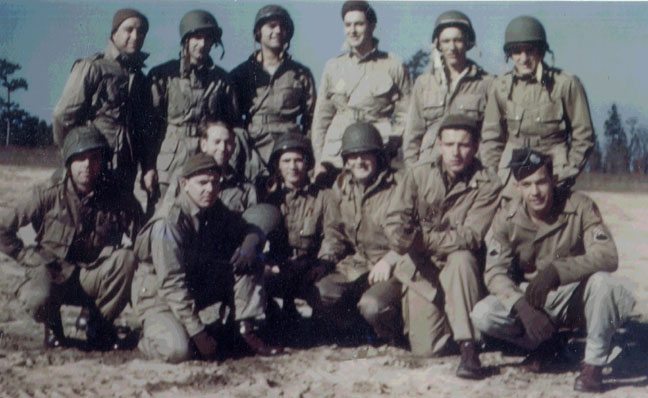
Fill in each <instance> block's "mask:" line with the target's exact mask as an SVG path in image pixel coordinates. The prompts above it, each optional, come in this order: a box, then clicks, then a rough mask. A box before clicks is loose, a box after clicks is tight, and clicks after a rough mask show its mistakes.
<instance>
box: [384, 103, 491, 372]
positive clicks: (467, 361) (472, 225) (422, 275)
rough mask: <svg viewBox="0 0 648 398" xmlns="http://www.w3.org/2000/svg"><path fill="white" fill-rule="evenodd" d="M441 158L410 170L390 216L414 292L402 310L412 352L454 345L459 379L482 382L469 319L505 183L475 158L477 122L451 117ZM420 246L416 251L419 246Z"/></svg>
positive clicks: (442, 129) (442, 133) (404, 278)
mask: <svg viewBox="0 0 648 398" xmlns="http://www.w3.org/2000/svg"><path fill="white" fill-rule="evenodd" d="M437 140H438V148H439V152H440V154H441V156H440V158H439V159H437V160H434V161H427V162H419V164H417V165H415V166H413V167H412V168H411V169H410V170H408V172H407V174H406V176H405V178H404V179H403V182H402V183H401V184H400V185H399V187H398V189H397V191H398V192H397V194H396V197H397V198H398V200H394V201H392V203H391V205H390V208H389V211H388V212H387V215H386V221H385V224H386V230H387V234H388V235H389V236H390V239H391V241H392V242H393V244H394V246H395V248H396V249H397V250H398V252H399V253H403V254H405V253H407V252H408V251H409V252H410V253H411V254H410V255H409V256H404V257H403V261H401V262H400V263H399V264H398V265H397V267H396V270H395V275H396V277H397V278H399V280H400V281H401V282H402V283H403V284H404V285H405V286H406V287H407V295H406V297H405V302H406V304H407V305H406V307H405V309H404V310H403V312H404V314H405V315H406V317H405V319H406V321H407V324H406V329H408V331H409V340H410V345H411V348H412V352H414V353H415V354H418V355H438V354H439V353H440V352H442V351H443V350H444V346H446V345H447V344H448V340H449V339H450V338H453V339H454V340H455V341H456V342H457V343H458V344H459V348H460V350H461V362H460V364H459V368H458V369H457V376H459V377H463V378H469V379H478V378H481V377H483V375H484V374H483V371H482V369H481V364H480V361H479V356H478V352H477V347H476V343H477V342H478V341H479V339H480V334H479V331H478V330H476V329H475V328H474V327H473V325H472V323H471V321H470V311H471V310H472V309H473V307H474V305H475V304H476V303H477V301H479V300H480V299H481V298H482V297H483V287H482V275H481V266H480V263H481V262H482V261H483V254H482V250H481V249H482V248H483V239H484V236H485V235H486V231H487V230H488V227H489V225H490V221H491V220H492V218H493V215H494V214H495V210H496V209H497V206H498V204H499V192H500V188H501V185H500V182H499V178H498V177H497V174H495V173H489V172H488V171H486V169H484V167H483V166H482V165H481V163H480V162H479V160H477V159H476V158H475V155H476V153H477V150H478V148H479V128H478V122H477V121H476V120H474V119H472V118H470V117H469V116H466V115H464V114H451V115H448V116H447V117H445V118H444V120H443V121H442V122H441V125H440V126H439V137H438V139H437ZM413 245H414V246H413Z"/></svg>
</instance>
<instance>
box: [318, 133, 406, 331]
mask: <svg viewBox="0 0 648 398" xmlns="http://www.w3.org/2000/svg"><path fill="white" fill-rule="evenodd" d="M341 150H342V157H343V158H344V167H345V170H344V172H343V173H342V174H340V175H339V176H338V178H337V179H336V181H335V183H334V184H333V188H332V191H331V199H330V203H329V205H328V206H327V208H326V214H325V217H324V241H323V242H322V246H321V248H320V251H319V254H318V258H319V259H320V263H321V264H322V265H324V264H328V266H329V270H330V271H333V272H332V273H331V274H329V275H327V276H326V277H324V278H323V279H321V280H320V281H319V282H317V288H318V290H319V300H317V302H315V303H314V309H315V310H316V311H318V312H320V314H323V315H324V314H330V315H331V316H332V317H333V318H334V319H336V320H344V319H345V318H348V315H349V314H357V311H354V310H353V308H352V307H353V306H356V307H357V310H359V312H360V314H361V315H362V317H363V318H364V319H365V320H366V321H367V322H368V323H369V324H370V325H371V326H372V327H373V331H374V332H375V334H376V335H377V337H379V338H380V339H383V340H386V341H392V342H395V341H398V339H399V337H400V336H401V335H402V328H401V327H400V325H401V322H400V319H401V315H400V301H401V297H402V286H401V283H400V282H399V281H398V280H397V279H396V278H395V277H393V275H392V273H393V270H394V267H395V266H396V263H397V262H398V260H399V259H400V256H399V255H398V254H397V253H396V252H395V251H393V250H390V247H389V240H388V238H387V235H386V234H385V230H384V228H383V226H382V221H383V220H382V217H383V216H384V214H385V213H386V211H387V208H388V206H389V204H390V203H391V202H392V201H395V200H398V198H397V197H396V188H397V184H398V183H399V180H400V178H401V176H400V174H397V173H396V172H395V171H394V170H393V169H392V168H390V166H389V163H388V161H387V157H386V156H385V151H384V149H383V141H382V137H381V136H380V133H379V132H378V130H377V129H376V128H375V127H374V126H373V125H372V124H369V123H354V124H352V125H350V126H349V127H347V129H346V131H345V132H344V135H343V137H342V148H341ZM324 317H326V315H324Z"/></svg>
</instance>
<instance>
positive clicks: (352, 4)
mask: <svg viewBox="0 0 648 398" xmlns="http://www.w3.org/2000/svg"><path fill="white" fill-rule="evenodd" d="M342 21H343V22H344V33H345V35H346V42H347V44H348V46H349V48H350V49H351V50H353V51H355V52H358V53H361V54H364V53H366V52H367V51H368V50H371V49H372V48H373V46H374V37H373V32H374V30H375V29H376V23H377V22H378V18H377V17H376V12H375V11H374V9H373V8H372V7H371V5H369V3H367V2H366V1H346V2H345V3H344V4H343V5H342Z"/></svg>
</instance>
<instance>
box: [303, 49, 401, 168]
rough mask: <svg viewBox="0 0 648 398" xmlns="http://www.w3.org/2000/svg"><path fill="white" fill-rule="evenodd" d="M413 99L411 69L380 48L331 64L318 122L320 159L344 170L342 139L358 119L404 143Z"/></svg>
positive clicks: (316, 148) (317, 109) (385, 137)
mask: <svg viewBox="0 0 648 398" xmlns="http://www.w3.org/2000/svg"><path fill="white" fill-rule="evenodd" d="M409 96H410V80H409V74H408V73H407V68H406V67H405V66H404V65H403V63H402V61H401V60H400V59H399V58H397V57H396V56H394V55H393V54H389V53H386V52H383V51H379V50H378V49H377V48H375V49H374V50H373V51H372V52H370V53H369V54H366V55H365V56H364V57H362V58H359V57H358V56H356V55H354V54H353V53H352V52H347V53H344V54H342V55H340V56H338V57H337V58H333V59H331V60H329V61H328V62H327V63H326V66H325V67H324V72H323V74H322V80H321V83H320V90H319V93H318V97H317V105H316V106H315V116H314V119H313V131H312V141H313V150H314V154H315V159H316V161H318V162H330V163H332V164H333V165H335V166H337V167H341V166H342V160H341V158H340V150H341V146H342V135H343V134H344V130H345V129H346V128H347V127H348V126H349V125H351V124H353V123H355V122H358V121H361V122H368V123H372V124H373V125H374V126H375V127H376V128H377V129H378V131H380V135H381V136H382V137H383V142H387V140H388V138H389V137H398V138H399V139H401V138H402V136H403V130H404V129H405V116H406V113H407V107H408V105H409Z"/></svg>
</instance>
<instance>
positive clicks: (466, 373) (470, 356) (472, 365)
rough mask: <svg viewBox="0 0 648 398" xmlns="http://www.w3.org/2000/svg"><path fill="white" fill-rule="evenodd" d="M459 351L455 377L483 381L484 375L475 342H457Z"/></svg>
mask: <svg viewBox="0 0 648 398" xmlns="http://www.w3.org/2000/svg"><path fill="white" fill-rule="evenodd" d="M459 351H461V361H460V362H459V366H458V367H457V372H456V375H457V377H461V378H462V379H471V380H480V379H483V378H484V377H485V375H486V374H485V372H484V368H482V365H481V361H480V360H479V352H477V347H476V345H475V342H474V341H472V340H464V341H461V342H459Z"/></svg>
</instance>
